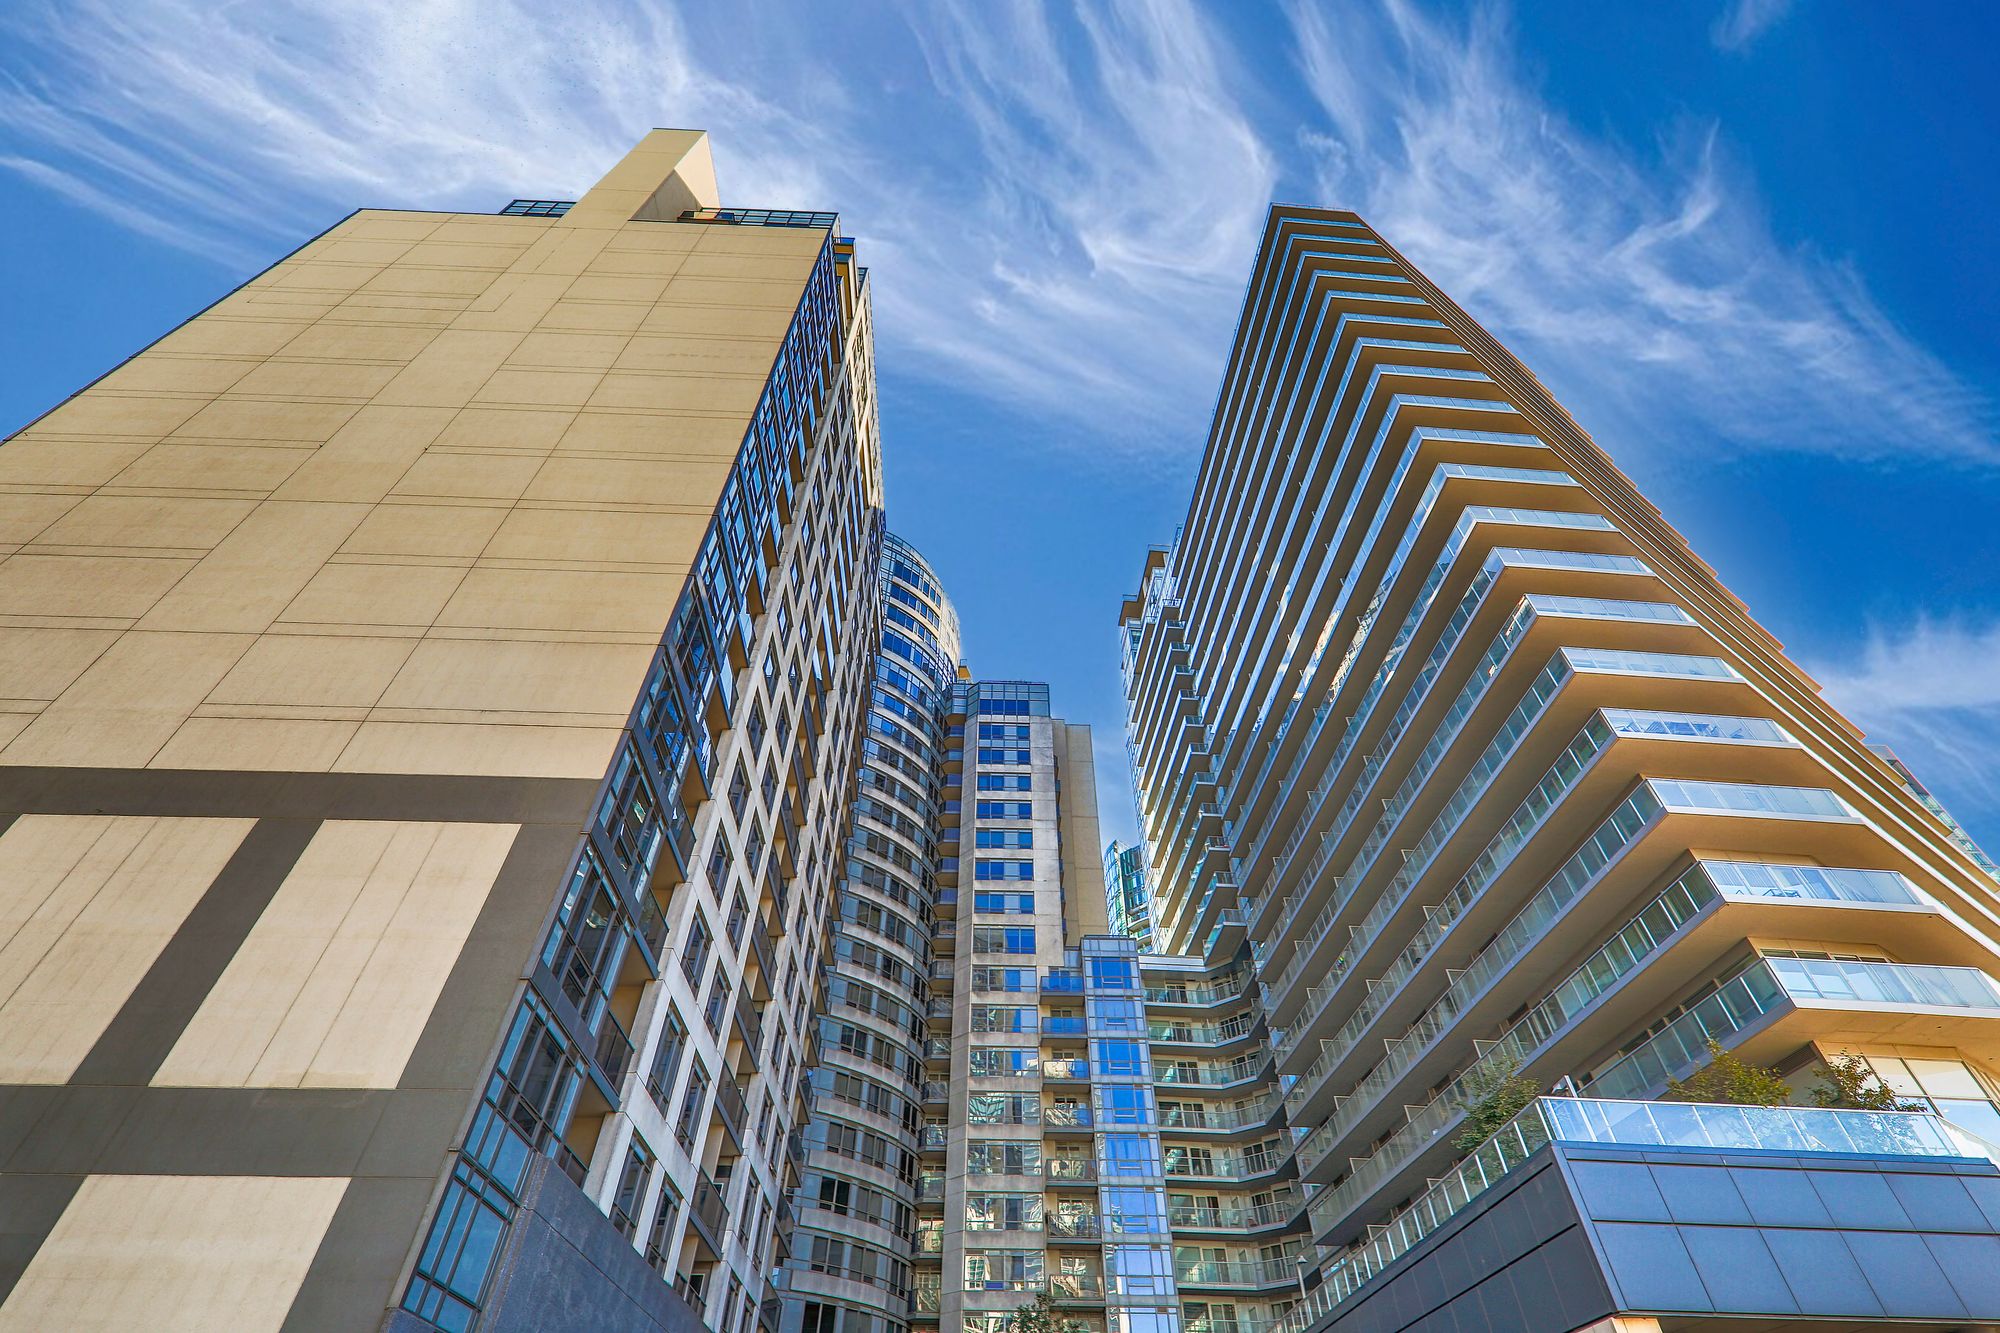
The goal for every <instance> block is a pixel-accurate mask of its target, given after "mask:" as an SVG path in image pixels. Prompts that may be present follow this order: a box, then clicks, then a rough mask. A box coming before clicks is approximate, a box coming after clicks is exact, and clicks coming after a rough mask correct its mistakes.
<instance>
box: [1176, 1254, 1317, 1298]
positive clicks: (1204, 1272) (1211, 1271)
mask: <svg viewBox="0 0 2000 1333" xmlns="http://www.w3.org/2000/svg"><path fill="white" fill-rule="evenodd" d="M1298 1273H1299V1270H1298V1267H1297V1266H1296V1265H1295V1264H1294V1263H1293V1262H1292V1261H1291V1260H1290V1259H1242V1260H1223V1261H1220V1262H1218V1261H1215V1260H1208V1261H1205V1262H1202V1263H1189V1264H1175V1265H1174V1281H1175V1282H1177V1283H1178V1284H1179V1285H1180V1286H1182V1287H1223V1288H1232V1289H1235V1290H1238V1291H1242V1290H1254V1289H1256V1288H1260V1287H1277V1286H1290V1285H1293V1284H1295V1283H1297V1281H1298V1280H1299V1279H1298Z"/></svg>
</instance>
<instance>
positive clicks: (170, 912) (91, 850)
mask: <svg viewBox="0 0 2000 1333" xmlns="http://www.w3.org/2000/svg"><path fill="white" fill-rule="evenodd" d="M249 831H250V822H249V821H247V820H240V819H146V818H137V819H135V818H118V817H115V816H88V815H24V816H22V817H21V818H20V819H17V820H15V821H14V823H13V824H12V826H11V827H9V828H8V830H7V832H6V834H5V836H0V938H4V940H5V943H4V944H0V1081H5V1082H10V1083H61V1082H63V1081H65V1080H67V1079H68V1078H69V1077H70V1076H71V1075H72V1074H73V1073H74V1072H75V1071H76V1068H77V1066H78V1065H79V1064H80V1063H81V1062H82V1061H83V1059H84V1057H85V1056H86V1055H88V1054H89V1053H90V1050H91V1048H92V1046H93V1045H95V1044H96V1042H97V1040H98V1038H99V1037H100V1036H101V1035H102V1034H103V1033H104V1030H105V1028H106V1027H107V1026H108V1025H109V1024H110V1023H111V1021H112V1019H113V1017H114V1016H115V1015H116V1014H117V1013H118V1011H119V1008H120V1006H122V1005H123V1004H124V1003H125V1000H126V997H127V996H129V995H131V993H132V991H133V989H134V988H135V987H136V986H137V985H138V984H139V982H140V980H141V979H142V978H143V977H144V976H145V975H146V973H147V970H148V969H149V968H150V967H151V966H152V964H153V960H154V959H155V958H157V957H158V956H159V954H160V952H161V951H162V950H163V949H164V948H166V946H167V942H168V941H169V940H170V939H171V938H172V937H173V935H174V932H175V931H176V930H178V929H179V928H180V925H181V923H182V921H183V920H184V919H185V918H186V917H187V915H188V913H189V911H190V910H192V909H193V907H194V905H195V903H196V902H197V901H198V900H199V899H200V898H201V896H202V894H203V892H204V891H205V890H206V889H207V888H208V886H209V884H210V883H211V882H212V881H213V880H214V879H215V877H216V876H217V875H218V874H219V873H221V871H222V868H223V866H224V865H225V864H226V863H227V862H228V860H229V858H230V856H231V855H232V854H233V853H234V852H235V851H236V848H237V846H238V844H240V843H241V842H242V841H243V838H244V836H245V835H246V834H247V833H248V832H249Z"/></svg>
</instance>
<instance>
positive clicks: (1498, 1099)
mask: <svg viewBox="0 0 2000 1333" xmlns="http://www.w3.org/2000/svg"><path fill="white" fill-rule="evenodd" d="M1520 1067H1521V1066H1520V1064H1519V1063H1518V1062H1516V1061H1513V1060H1508V1061H1505V1062H1503V1063H1499V1064H1496V1065H1494V1067H1493V1068H1491V1069H1481V1068H1479V1067H1478V1066H1477V1065H1475V1066H1473V1068H1472V1069H1471V1070H1470V1071H1469V1072H1468V1073H1467V1074H1466V1076H1465V1085H1466V1086H1465V1095H1466V1097H1467V1098H1468V1103H1469V1104H1468V1105H1467V1107H1466V1111H1465V1128H1464V1129H1463V1130H1461V1131H1460V1132H1459V1135H1458V1137H1457V1138H1455V1139H1453V1140H1452V1141H1451V1146H1452V1147H1454V1148H1456V1149H1457V1150H1458V1151H1460V1152H1473V1151H1476V1150H1477V1149H1478V1147H1479V1145H1480V1144H1482V1143H1484V1142H1486V1140H1488V1139H1490V1138H1492V1137H1493V1135H1494V1133H1495V1132H1496V1131H1497V1130H1498V1129H1499V1128H1500V1126H1502V1125H1504V1124H1506V1123H1507V1122H1508V1121H1509V1120H1512V1119H1513V1118H1514V1115H1515V1113H1516V1112H1518V1111H1519V1110H1520V1109H1521V1108H1522V1107H1524V1106H1526V1105H1527V1104H1528V1103H1529V1102H1532V1101H1533V1100H1535V1098H1537V1097H1539V1096H1541V1095H1542V1085H1541V1084H1539V1083H1537V1082H1535V1080H1533V1079H1531V1078H1528V1077H1526V1076H1525V1075H1522V1074H1518V1073H1516V1072H1515V1071H1516V1070H1518V1069H1520Z"/></svg>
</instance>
